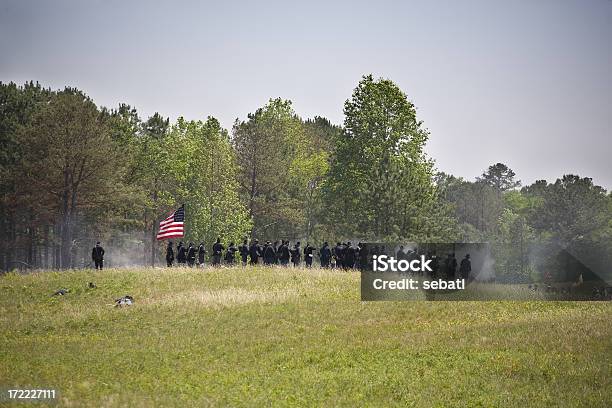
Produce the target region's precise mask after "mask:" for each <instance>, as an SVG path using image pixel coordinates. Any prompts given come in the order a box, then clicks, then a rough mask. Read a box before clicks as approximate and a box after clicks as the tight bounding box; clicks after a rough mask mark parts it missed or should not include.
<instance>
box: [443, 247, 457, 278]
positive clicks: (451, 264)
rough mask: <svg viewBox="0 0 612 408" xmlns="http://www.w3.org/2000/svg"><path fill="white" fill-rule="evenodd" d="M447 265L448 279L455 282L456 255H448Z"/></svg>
mask: <svg viewBox="0 0 612 408" xmlns="http://www.w3.org/2000/svg"><path fill="white" fill-rule="evenodd" d="M445 263H446V277H447V279H449V280H454V279H455V274H456V273H457V259H455V254H454V253H452V254H448V257H447V258H446V261H445Z"/></svg>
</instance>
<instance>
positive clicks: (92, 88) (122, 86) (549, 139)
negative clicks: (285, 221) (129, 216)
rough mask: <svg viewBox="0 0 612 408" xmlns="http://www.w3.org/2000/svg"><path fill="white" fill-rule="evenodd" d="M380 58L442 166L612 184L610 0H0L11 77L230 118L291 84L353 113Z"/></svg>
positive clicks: (110, 99) (287, 92) (106, 101)
mask: <svg viewBox="0 0 612 408" xmlns="http://www.w3.org/2000/svg"><path fill="white" fill-rule="evenodd" d="M370 73H371V74H373V75H374V76H375V77H383V78H388V79H391V80H393V81H394V82H395V83H396V84H397V85H398V86H399V87H400V88H401V89H402V90H403V91H404V92H405V93H406V95H407V96H408V99H410V101H412V102H413V103H414V104H415V106H416V107H417V116H418V119H420V120H422V121H423V124H424V127H426V128H427V129H428V130H429V131H430V133H431V135H430V139H429V141H428V144H427V148H426V151H427V153H428V154H429V155H430V156H431V157H432V158H433V159H434V160H435V162H436V167H437V169H438V170H440V171H445V172H448V173H452V174H454V175H456V176H461V177H464V178H466V179H470V180H472V179H474V178H475V177H477V176H478V175H480V174H481V173H482V172H483V171H484V170H485V169H486V168H487V167H488V166H489V165H491V164H494V163H497V162H503V163H505V164H507V165H508V166H509V167H510V168H512V169H513V170H514V171H515V172H516V173H517V177H518V178H519V179H520V180H522V181H523V184H530V183H532V182H533V181H535V180H539V179H546V180H548V181H551V182H552V181H554V180H555V179H556V178H558V177H561V176H562V175H563V174H569V173H572V174H579V175H580V176H583V177H585V176H586V177H592V178H593V181H594V182H595V183H596V184H598V185H601V186H603V187H605V188H607V189H608V190H610V189H612V164H611V163H612V131H611V129H612V126H611V125H612V0H577V1H565V0H553V1H548V0H535V1H534V0H531V1H522V0H516V1H496V0H483V1H480V0H465V1H442V0H430V1H386V0H381V1H376V2H374V1H359V0H357V1H333V0H327V1H318V0H310V1H302V2H292V1H289V0H284V1H265V0H260V1H231V0H226V1H217V2H206V1H166V2H156V1H151V0H149V1H129V0H121V1H117V0H104V1H101V0H100V1H96V0H91V1H83V0H81V1H77V0H74V1H66V0H55V1H44V0H40V1H31V0H0V81H2V82H9V81H13V82H17V83H23V82H25V81H29V80H34V81H38V82H40V83H41V84H42V85H43V86H45V87H51V88H54V89H58V88H63V87H64V86H73V87H77V88H79V89H81V90H83V91H85V92H86V93H87V94H88V95H89V96H91V97H92V98H93V99H94V101H95V102H96V103H97V104H98V105H102V106H107V107H116V106H117V105H118V104H119V103H122V102H123V103H128V104H130V105H132V106H135V107H136V108H137V109H138V111H139V113H140V115H141V116H142V117H145V118H146V117H147V116H149V115H151V114H153V113H154V112H160V113H161V114H162V115H164V116H167V117H170V118H171V120H174V119H176V118H177V117H178V116H183V117H185V118H186V119H205V118H206V117H207V116H209V115H210V116H214V117H216V118H218V119H219V120H220V121H221V123H222V125H223V126H224V127H226V128H228V129H231V126H232V124H233V123H234V121H235V119H236V118H240V119H246V116H247V114H248V113H249V112H253V111H255V110H256V109H257V108H258V107H261V106H263V105H264V104H265V103H266V102H267V101H268V100H269V99H270V98H276V97H281V98H284V99H290V100H291V101H292V102H293V107H294V109H295V111H296V112H297V113H298V114H299V115H300V116H301V117H303V118H309V117H314V116H315V115H319V116H324V117H327V118H329V119H330V120H331V121H332V122H334V123H336V124H342V122H343V120H344V116H343V111H342V110H343V105H344V102H345V101H346V100H347V99H348V98H350V96H351V93H352V90H353V89H354V88H355V86H356V85H357V83H358V82H359V80H360V78H361V77H362V76H363V75H365V74H370Z"/></svg>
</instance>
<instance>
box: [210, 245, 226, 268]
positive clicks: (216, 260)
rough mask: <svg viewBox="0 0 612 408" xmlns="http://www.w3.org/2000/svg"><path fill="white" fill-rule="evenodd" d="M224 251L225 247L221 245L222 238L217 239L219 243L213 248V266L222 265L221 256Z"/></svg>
mask: <svg viewBox="0 0 612 408" xmlns="http://www.w3.org/2000/svg"><path fill="white" fill-rule="evenodd" d="M224 249H225V247H224V246H223V244H221V238H217V242H215V243H214V244H213V246H212V264H213V265H214V266H218V265H219V264H221V254H222V253H223V250H224Z"/></svg>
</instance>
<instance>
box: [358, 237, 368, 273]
mask: <svg viewBox="0 0 612 408" xmlns="http://www.w3.org/2000/svg"><path fill="white" fill-rule="evenodd" d="M357 248H358V258H359V269H361V270H365V269H366V268H367V267H368V249H367V247H366V246H365V244H364V243H363V242H360V243H359V244H357Z"/></svg>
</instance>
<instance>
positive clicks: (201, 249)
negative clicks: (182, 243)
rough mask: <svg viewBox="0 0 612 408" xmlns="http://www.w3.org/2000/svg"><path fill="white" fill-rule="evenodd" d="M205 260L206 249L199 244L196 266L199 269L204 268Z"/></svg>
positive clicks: (202, 244) (201, 243)
mask: <svg viewBox="0 0 612 408" xmlns="http://www.w3.org/2000/svg"><path fill="white" fill-rule="evenodd" d="M205 259H206V248H205V247H204V243H203V242H200V246H199V247H198V265H199V266H200V267H202V266H204V261H205Z"/></svg>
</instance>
